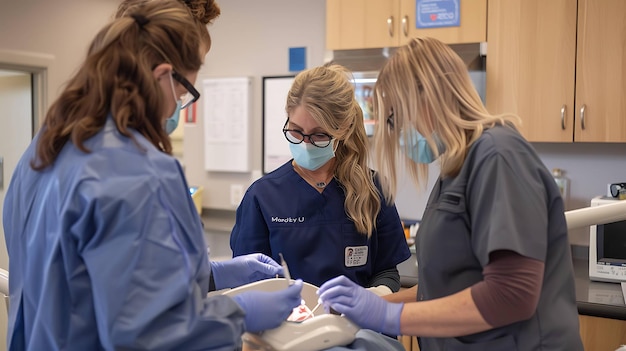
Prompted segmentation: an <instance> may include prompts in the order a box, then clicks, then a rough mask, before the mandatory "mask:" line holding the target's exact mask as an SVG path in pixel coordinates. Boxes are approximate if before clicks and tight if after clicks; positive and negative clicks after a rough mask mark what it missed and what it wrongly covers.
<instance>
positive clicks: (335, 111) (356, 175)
mask: <svg viewBox="0 0 626 351" xmlns="http://www.w3.org/2000/svg"><path fill="white" fill-rule="evenodd" d="M298 106H302V107H304V109H305V110H306V111H307V112H308V113H309V114H311V116H312V117H313V118H314V119H315V121H316V122H317V123H318V124H319V125H320V127H321V128H323V129H324V130H325V131H326V132H327V133H329V134H330V135H331V136H332V137H333V138H334V139H336V140H337V141H336V143H337V144H336V145H337V150H336V151H335V158H336V162H335V164H336V169H335V178H336V179H337V181H338V182H339V184H341V186H342V187H343V190H344V193H345V196H346V200H345V202H344V208H345V211H346V213H347V215H348V217H349V218H350V219H351V220H352V221H353V222H354V225H355V226H356V229H357V230H358V231H359V233H362V234H365V235H367V236H368V237H369V236H371V235H372V232H373V231H374V230H375V228H376V217H377V215H378V212H379V211H380V208H381V200H380V196H381V195H380V193H379V192H378V190H377V189H376V186H375V185H374V179H373V177H374V176H373V173H372V171H371V170H370V169H369V167H368V166H367V162H368V144H367V143H368V141H367V135H366V134H365V125H364V123H363V111H362V110H361V107H360V106H359V104H358V102H357V100H356V98H355V95H354V85H353V84H352V82H351V80H350V73H349V71H348V70H347V69H346V68H345V67H343V66H341V65H338V64H334V63H332V62H331V63H328V64H325V65H323V66H320V67H315V68H311V69H309V70H306V71H303V72H300V73H299V74H298V75H297V76H296V78H295V80H294V82H293V85H292V86H291V89H290V90H289V94H288V95H287V104H286V107H285V110H286V112H287V115H289V114H290V113H292V112H293V110H295V108H296V107H298Z"/></svg>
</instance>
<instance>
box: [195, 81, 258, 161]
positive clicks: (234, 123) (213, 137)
mask: <svg viewBox="0 0 626 351" xmlns="http://www.w3.org/2000/svg"><path fill="white" fill-rule="evenodd" d="M251 83H252V79H251V78H250V77H235V78H212V79H205V80H203V81H202V85H203V88H204V91H203V93H202V99H203V100H202V102H203V106H204V168H205V170H207V171H212V172H250V150H249V149H250V145H249V143H250V132H249V126H250V110H251V108H250V107H251V99H250V90H251Z"/></svg>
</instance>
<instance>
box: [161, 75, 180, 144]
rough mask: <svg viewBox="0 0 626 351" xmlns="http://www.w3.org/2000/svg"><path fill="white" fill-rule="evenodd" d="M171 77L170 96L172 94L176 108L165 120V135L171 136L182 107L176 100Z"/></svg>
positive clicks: (178, 100) (176, 125)
mask: <svg viewBox="0 0 626 351" xmlns="http://www.w3.org/2000/svg"><path fill="white" fill-rule="evenodd" d="M172 79H173V78H172V76H171V75H170V85H171V86H172V94H174V100H176V108H175V109H174V113H172V116H170V117H169V118H168V119H166V120H165V132H166V133H167V134H172V132H173V131H174V130H175V129H176V127H178V120H179V119H180V108H181V106H182V103H183V102H182V101H181V100H180V99H177V98H176V91H175V90H174V82H173V81H172Z"/></svg>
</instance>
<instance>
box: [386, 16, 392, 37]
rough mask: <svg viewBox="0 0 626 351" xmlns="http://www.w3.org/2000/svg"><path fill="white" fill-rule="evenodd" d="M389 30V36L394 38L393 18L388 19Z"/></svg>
mask: <svg viewBox="0 0 626 351" xmlns="http://www.w3.org/2000/svg"><path fill="white" fill-rule="evenodd" d="M387 29H388V30H389V36H390V37H392V38H393V16H389V17H387Z"/></svg>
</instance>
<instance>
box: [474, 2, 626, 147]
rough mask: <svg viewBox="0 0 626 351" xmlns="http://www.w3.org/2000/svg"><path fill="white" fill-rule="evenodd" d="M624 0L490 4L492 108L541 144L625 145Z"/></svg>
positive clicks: (489, 104) (489, 94)
mask: <svg viewBox="0 0 626 351" xmlns="http://www.w3.org/2000/svg"><path fill="white" fill-rule="evenodd" d="M624 13H626V1H623V0H550V1H544V0H489V6H488V15H487V18H488V31H487V43H488V47H487V98H486V100H487V108H488V109H489V111H490V112H492V113H496V114H498V113H514V114H517V115H519V116H520V117H521V118H522V120H523V125H522V133H523V134H524V136H525V137H526V138H527V139H528V140H530V141H536V142H572V141H577V142H626V104H624V103H623V101H624V100H625V99H626V61H624V52H625V51H626V30H624Z"/></svg>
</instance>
